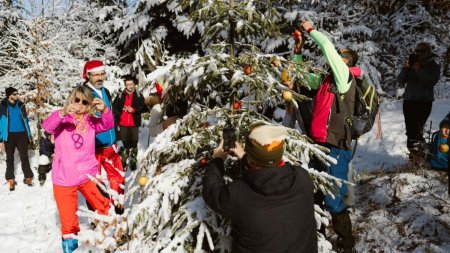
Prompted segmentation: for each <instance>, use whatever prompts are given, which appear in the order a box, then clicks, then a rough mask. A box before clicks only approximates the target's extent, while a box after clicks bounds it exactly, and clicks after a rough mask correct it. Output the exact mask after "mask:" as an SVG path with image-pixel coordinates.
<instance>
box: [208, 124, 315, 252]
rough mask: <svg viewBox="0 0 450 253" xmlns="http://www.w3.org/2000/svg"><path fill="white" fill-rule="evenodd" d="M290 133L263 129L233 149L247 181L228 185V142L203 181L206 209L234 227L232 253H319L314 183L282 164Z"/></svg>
mask: <svg viewBox="0 0 450 253" xmlns="http://www.w3.org/2000/svg"><path fill="white" fill-rule="evenodd" d="M285 138H286V130H285V128H284V127H281V126H272V125H258V126H256V127H254V128H252V130H251V131H250V133H249V135H248V136H247V140H246V144H245V151H244V149H243V148H242V146H241V145H240V144H239V143H236V147H235V148H232V149H230V151H231V152H232V153H234V155H236V156H237V157H238V158H239V159H243V161H244V163H245V164H246V166H245V167H246V171H245V172H244V173H243V177H242V179H237V180H234V181H233V182H231V183H228V184H226V183H225V181H224V179H223V175H224V159H225V158H226V156H227V155H228V154H227V153H226V152H225V151H224V150H223V140H222V142H221V143H220V145H219V147H217V148H216V149H215V150H214V153H213V160H211V161H210V163H209V164H208V166H207V168H206V171H205V175H204V179H203V180H204V181H203V199H204V200H205V202H206V204H207V205H208V206H209V207H210V208H211V209H213V210H214V211H215V212H217V213H219V214H220V215H222V216H223V217H227V218H229V219H230V220H231V222H232V227H233V229H232V234H231V236H232V237H233V249H232V252H258V253H260V252H270V253H274V252H296V253H302V252H304V253H314V252H317V251H318V246H317V228H316V220H315V217H314V197H313V183H312V181H311V178H310V176H309V174H308V172H307V171H305V170H304V169H302V168H300V167H295V166H293V165H291V164H289V163H285V162H284V161H283V160H282V157H283V153H284V140H285Z"/></svg>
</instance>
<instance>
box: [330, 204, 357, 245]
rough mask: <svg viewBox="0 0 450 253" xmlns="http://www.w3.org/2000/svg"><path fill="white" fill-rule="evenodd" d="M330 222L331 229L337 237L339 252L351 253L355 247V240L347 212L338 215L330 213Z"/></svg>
mask: <svg viewBox="0 0 450 253" xmlns="http://www.w3.org/2000/svg"><path fill="white" fill-rule="evenodd" d="M331 221H332V223H333V228H334V231H335V232H336V234H337V235H338V237H339V239H338V244H337V246H338V248H340V250H339V252H345V253H351V252H353V250H354V249H353V247H354V246H355V238H354V237H353V234H352V222H351V220H350V215H349V213H348V211H347V210H344V211H342V212H340V213H331Z"/></svg>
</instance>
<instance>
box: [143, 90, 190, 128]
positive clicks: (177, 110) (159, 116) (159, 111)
mask: <svg viewBox="0 0 450 253" xmlns="http://www.w3.org/2000/svg"><path fill="white" fill-rule="evenodd" d="M151 92H152V93H151V94H150V96H149V97H147V99H146V104H147V106H149V107H150V108H151V110H150V122H149V126H148V127H149V130H150V131H149V132H150V136H152V137H156V136H158V134H160V133H162V132H163V131H164V130H166V129H167V128H168V127H169V126H171V125H172V124H174V123H175V122H176V121H177V119H179V118H182V117H183V116H184V115H186V114H187V109H188V104H187V101H186V100H181V99H180V100H179V101H178V102H177V104H176V105H175V106H172V105H169V106H167V108H166V110H165V115H164V111H163V107H162V106H163V105H162V101H163V94H164V89H163V88H162V87H161V85H160V84H159V83H158V82H155V86H154V88H153V89H152V91H151ZM164 95H165V94H164Z"/></svg>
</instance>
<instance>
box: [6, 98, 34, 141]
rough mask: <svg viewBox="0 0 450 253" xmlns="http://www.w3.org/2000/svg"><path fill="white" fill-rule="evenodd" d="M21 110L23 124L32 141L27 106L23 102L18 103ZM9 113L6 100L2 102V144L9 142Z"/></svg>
mask: <svg viewBox="0 0 450 253" xmlns="http://www.w3.org/2000/svg"><path fill="white" fill-rule="evenodd" d="M16 103H17V105H18V106H19V108H20V118H21V120H22V122H23V125H24V127H25V130H26V132H27V135H28V138H29V139H30V140H31V131H30V126H29V125H28V116H27V111H26V108H25V104H24V103H23V102H21V101H17V102H16ZM9 116H10V115H9V112H8V99H7V98H4V99H3V100H2V101H1V102H0V142H7V141H8V132H9V130H8V129H9Z"/></svg>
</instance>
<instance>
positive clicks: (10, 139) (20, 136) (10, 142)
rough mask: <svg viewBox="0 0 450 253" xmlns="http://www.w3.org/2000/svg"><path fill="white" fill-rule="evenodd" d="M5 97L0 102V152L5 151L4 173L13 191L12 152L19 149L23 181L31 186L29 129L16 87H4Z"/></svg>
mask: <svg viewBox="0 0 450 253" xmlns="http://www.w3.org/2000/svg"><path fill="white" fill-rule="evenodd" d="M5 94H6V97H5V98H4V99H3V100H2V101H1V102H0V153H3V151H6V174H5V178H6V180H7V181H8V184H9V190H10V191H14V189H15V185H16V181H15V176H14V152H15V151H16V148H17V150H18V151H19V155H20V161H21V162H22V171H23V177H24V179H23V183H24V184H26V185H28V186H33V176H34V174H33V171H32V170H31V167H30V160H29V159H28V144H29V143H31V141H32V139H31V131H30V126H29V125H28V117H27V111H26V108H25V104H24V103H23V102H22V101H20V100H19V93H18V92H17V89H15V88H13V87H8V88H6V89H5Z"/></svg>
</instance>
